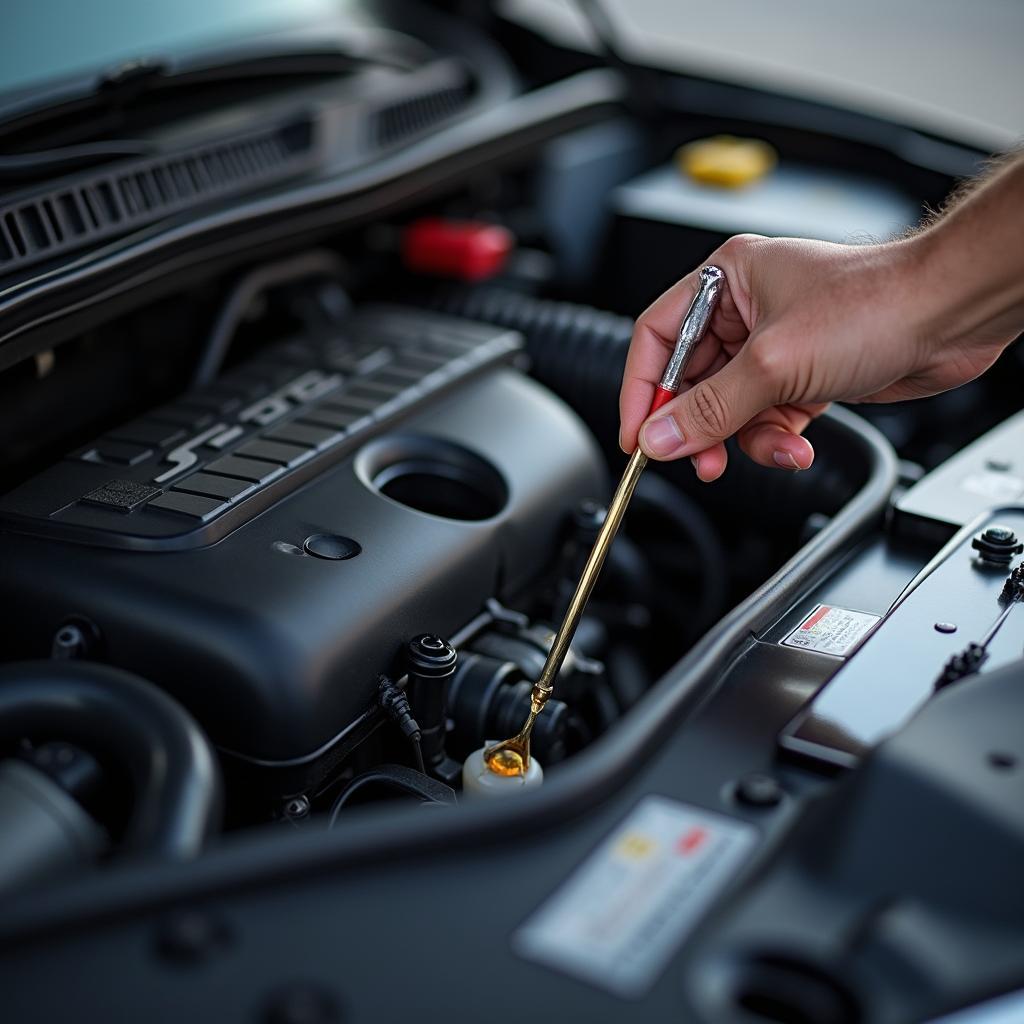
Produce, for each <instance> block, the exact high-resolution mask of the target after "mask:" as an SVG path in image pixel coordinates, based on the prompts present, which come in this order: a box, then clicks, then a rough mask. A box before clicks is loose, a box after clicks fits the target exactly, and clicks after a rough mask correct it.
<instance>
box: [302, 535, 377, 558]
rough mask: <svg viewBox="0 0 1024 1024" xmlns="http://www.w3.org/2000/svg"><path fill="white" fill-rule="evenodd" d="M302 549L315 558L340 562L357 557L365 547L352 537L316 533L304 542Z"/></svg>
mask: <svg viewBox="0 0 1024 1024" xmlns="http://www.w3.org/2000/svg"><path fill="white" fill-rule="evenodd" d="M302 550H303V551H305V552H306V554H307V555H312V556H313V557H314V558H325V559H327V560H328V561H332V562H340V561H342V560H343V559H346V558H355V557H356V555H358V554H359V552H360V551H362V550H363V549H362V547H360V545H359V544H357V543H356V542H355V541H354V540H352V538H351V537H342V536H340V535H339V534H336V533H314V534H311V535H310V536H309V537H307V538H306V539H305V540H304V541H303V542H302Z"/></svg>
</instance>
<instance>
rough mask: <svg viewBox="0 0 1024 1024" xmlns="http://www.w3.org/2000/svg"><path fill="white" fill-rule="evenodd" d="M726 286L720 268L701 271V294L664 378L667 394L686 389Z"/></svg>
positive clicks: (692, 305)
mask: <svg viewBox="0 0 1024 1024" xmlns="http://www.w3.org/2000/svg"><path fill="white" fill-rule="evenodd" d="M724 285H725V274H724V273H723V272H722V271H721V270H720V269H719V268H718V267H712V266H707V267H704V269H703V270H701V272H700V286H699V287H698V289H697V294H696V295H694V297H693V301H692V302H691V303H690V308H689V309H688V310H687V312H686V316H684V317H683V322H682V324H680V326H679V334H678V335H677V336H676V347H675V348H674V349H673V350H672V355H671V357H670V358H669V361H668V366H666V367H665V372H664V373H663V374H662V375H661V387H663V388H664V389H665V390H666V391H678V390H679V388H680V386H681V385H682V383H683V375H684V374H685V373H686V367H687V364H688V363H689V362H690V357H691V356H692V355H693V353H694V350H695V349H696V348H697V346H698V345H699V344H700V342H701V339H702V338H703V337H704V335H705V333H706V332H707V329H708V324H709V323H710V322H711V314H712V313H713V312H714V310H715V306H716V305H717V304H718V299H719V296H720V295H721V294H722V288H723V287H724Z"/></svg>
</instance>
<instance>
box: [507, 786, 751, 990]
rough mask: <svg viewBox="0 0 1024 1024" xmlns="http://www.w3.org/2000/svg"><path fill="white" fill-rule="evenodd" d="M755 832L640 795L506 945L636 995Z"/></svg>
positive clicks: (741, 824) (737, 863)
mask: <svg viewBox="0 0 1024 1024" xmlns="http://www.w3.org/2000/svg"><path fill="white" fill-rule="evenodd" d="M756 838H757V830H756V829H755V828H754V827H753V826H752V825H748V824H746V823H745V822H741V821H734V820H733V819H731V818H725V817H721V816H720V815H717V814H712V813H711V812H710V811H705V810H703V809H701V808H699V807H691V806H689V805H687V804H681V803H678V802H676V801H675V800H669V799H667V798H665V797H660V796H649V797H646V798H645V799H644V800H642V801H641V802H640V803H639V804H638V805H637V806H636V808H635V809H634V810H633V811H632V812H631V813H630V814H629V816H628V817H627V818H626V819H625V821H623V823H622V824H621V825H620V826H619V827H618V828H617V829H616V830H615V831H614V832H613V833H612V834H611V835H610V836H609V837H608V838H607V839H606V840H605V841H604V842H603V843H602V844H601V845H600V846H599V847H598V848H597V849H596V850H595V851H594V852H593V853H592V854H591V855H590V856H589V857H588V858H587V859H586V860H585V861H584V862H583V864H582V865H581V866H580V867H579V868H578V869H577V871H576V872H575V873H574V874H573V875H572V876H571V877H570V878H569V880H568V881H567V882H566V883H565V884H564V885H563V886H562V887H561V888H560V889H559V890H558V891H557V892H556V893H555V894H554V895H553V896H552V897H551V898H550V899H549V900H548V901H547V902H546V903H545V904H543V906H541V907H540V909H539V910H538V911H537V912H536V913H535V914H534V915H533V916H532V917H531V918H530V919H529V920H527V922H526V923H525V924H524V925H523V926H522V928H520V929H519V931H518V932H516V933H515V935H513V937H512V945H513V947H514V948H515V950H516V952H518V953H519V954H521V955H522V956H524V957H526V958H527V959H529V960H536V961H537V962H539V963H542V964H545V965H546V966H548V967H554V968H558V969H560V970H563V971H566V972H567V973H569V974H572V975H575V976H576V977H578V978H582V979H583V980H584V981H589V982H592V983H593V984H595V985H597V986H599V987H600V988H604V989H608V990H609V991H611V992H613V993H615V994H616V995H619V996H624V997H630V998H638V997H640V996H642V995H643V994H644V993H645V992H646V991H647V990H648V989H649V988H650V987H651V985H652V984H654V982H655V980H656V979H657V977H658V975H659V974H660V973H661V972H662V970H663V969H664V968H665V966H666V965H667V964H668V961H669V960H670V959H671V957H672V954H673V953H674V952H675V951H676V950H677V949H678V947H679V944H680V943H681V942H682V940H683V937H684V936H685V935H686V934H687V932H689V931H690V930H691V929H692V928H693V927H694V926H695V925H696V924H697V922H698V920H699V919H700V917H701V915H702V914H703V912H704V911H705V910H706V909H707V907H708V906H709V904H710V903H711V902H712V900H714V898H715V897H716V896H717V895H718V893H719V892H720V891H721V890H722V888H723V887H724V886H725V884H726V883H727V882H728V881H729V880H730V879H731V878H732V877H733V875H734V874H735V873H736V871H737V870H738V868H739V867H740V865H741V864H742V863H743V861H744V860H745V859H746V857H747V855H748V853H749V852H750V850H751V849H752V848H753V846H754V844H755V842H756Z"/></svg>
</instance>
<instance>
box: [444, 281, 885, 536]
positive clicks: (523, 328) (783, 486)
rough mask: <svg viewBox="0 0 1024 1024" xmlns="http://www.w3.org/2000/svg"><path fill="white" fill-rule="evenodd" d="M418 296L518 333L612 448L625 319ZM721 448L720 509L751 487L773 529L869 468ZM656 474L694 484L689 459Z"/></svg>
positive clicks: (507, 299)
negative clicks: (770, 461)
mask: <svg viewBox="0 0 1024 1024" xmlns="http://www.w3.org/2000/svg"><path fill="white" fill-rule="evenodd" d="M424 301H425V302H426V304H427V305H429V306H430V307H431V308H434V309H437V310H440V311H443V312H446V313H450V314H452V315H454V316H461V317H465V318H467V319H470V320H482V321H484V322H485V323H491V324H495V325H497V326H499V327H508V328H510V329H512V330H516V331H519V332H520V333H521V334H522V335H523V337H524V339H525V348H526V353H527V355H528V356H529V358H530V363H531V370H530V372H531V376H533V377H535V378H536V379H537V380H538V381H540V382H541V383H542V384H544V385H545V387H547V388H550V390H552V391H553V392H554V393H555V394H556V395H558V396H559V397H560V398H562V400H563V401H565V402H566V403H567V404H568V405H570V406H571V407H572V408H573V409H574V410H575V411H576V413H577V414H578V415H579V416H580V417H581V418H582V419H583V421H584V422H585V423H586V424H587V426H588V427H589V428H590V429H591V431H592V432H593V433H594V435H595V436H596V437H597V439H598V441H599V442H600V444H601V445H602V447H603V448H604V449H605V451H606V452H609V453H615V452H618V436H619V389H620V387H621V384H622V375H623V372H624V371H625V368H626V353H627V352H628V350H629V343H630V340H631V339H632V336H633V321H632V320H630V319H629V318H628V317H624V316H618V315H617V314H615V313H609V312H606V311H604V310H600V309H595V308H594V307H592V306H585V305H582V304H578V303H574V302H560V301H556V300H553V299H538V298H536V297H534V296H532V295H526V294H523V293H522V292H517V291H513V290H512V289H509V288H499V287H488V286H480V285H477V286H465V287H459V286H455V287H445V288H444V289H441V290H433V291H431V292H430V293H428V295H427V297H426V299H425V300H424ZM817 429H818V428H817V427H816V425H815V424H813V423H812V424H811V426H810V428H809V429H808V434H809V436H810V438H811V440H812V443H813V438H814V434H815V433H816V431H817ZM727 447H728V448H729V452H730V455H729V468H728V469H727V470H726V472H725V474H724V475H723V476H722V478H721V479H720V480H718V481H717V482H716V484H715V495H716V499H717V500H718V501H719V502H720V503H721V504H722V505H723V506H725V507H730V506H735V505H736V504H737V503H742V502H749V500H750V493H751V491H752V489H756V490H757V493H758V495H759V497H760V499H761V500H759V502H758V519H759V521H760V522H761V523H762V524H763V525H765V526H772V527H774V528H779V529H785V528H788V526H789V525H790V521H791V518H792V508H793V506H794V504H796V505H799V506H800V507H807V508H808V509H814V510H815V511H820V512H823V513H825V514H826V515H834V514H836V513H837V512H838V511H839V510H840V509H841V508H842V507H843V505H844V504H845V502H846V500H847V497H848V495H849V491H850V485H851V482H852V481H855V480H858V479H862V478H863V477H864V475H865V474H866V473H867V471H868V467H867V465H866V464H864V465H860V464H857V463H856V462H855V463H853V464H851V463H844V464H842V465H838V464H829V463H827V462H825V461H824V460H819V464H817V465H816V466H815V470H814V472H813V473H780V472H778V470H775V469H766V468H765V467H763V466H758V465H755V464H754V463H752V462H751V461H750V460H749V459H747V458H745V457H743V456H741V455H740V453H739V452H738V450H737V448H736V444H735V441H729V442H728V443H727ZM658 472H659V473H660V474H662V475H664V476H665V477H666V478H667V479H668V480H670V481H672V483H673V484H675V485H676V486H678V487H680V488H682V489H683V490H690V489H693V488H694V487H695V486H697V484H696V482H695V477H694V474H693V469H692V467H691V466H690V462H689V460H688V459H681V460H679V461H676V462H671V463H665V464H662V465H660V466H659V467H658Z"/></svg>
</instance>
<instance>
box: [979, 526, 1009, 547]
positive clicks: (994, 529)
mask: <svg viewBox="0 0 1024 1024" xmlns="http://www.w3.org/2000/svg"><path fill="white" fill-rule="evenodd" d="M982 536H983V537H984V538H985V540H990V541H992V543H993V544H1012V543H1013V542H1014V541H1015V540H1016V539H1017V538H1016V537H1015V536H1014V534H1013V530H1011V529H1010V528H1009V527H1008V526H990V527H989V528H988V529H987V530H986V531H985V532H984V533H983V534H982Z"/></svg>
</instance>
